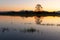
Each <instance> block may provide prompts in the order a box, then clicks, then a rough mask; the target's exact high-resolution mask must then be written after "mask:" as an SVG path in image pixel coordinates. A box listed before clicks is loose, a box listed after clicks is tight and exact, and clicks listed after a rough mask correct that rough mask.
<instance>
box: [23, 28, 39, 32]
mask: <svg viewBox="0 0 60 40" xmlns="http://www.w3.org/2000/svg"><path fill="white" fill-rule="evenodd" d="M38 31H39V30H37V29H35V28H28V29H23V32H38Z"/></svg>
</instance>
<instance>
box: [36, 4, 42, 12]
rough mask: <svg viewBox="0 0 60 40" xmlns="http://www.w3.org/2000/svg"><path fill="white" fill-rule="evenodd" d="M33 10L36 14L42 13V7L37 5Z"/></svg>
mask: <svg viewBox="0 0 60 40" xmlns="http://www.w3.org/2000/svg"><path fill="white" fill-rule="evenodd" d="M35 8H36V9H35V11H36V12H40V11H42V6H41V5H40V4H37V5H36V7H35Z"/></svg>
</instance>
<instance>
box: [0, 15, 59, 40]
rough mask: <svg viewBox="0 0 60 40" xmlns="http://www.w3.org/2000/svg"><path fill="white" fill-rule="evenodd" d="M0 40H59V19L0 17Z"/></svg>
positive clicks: (47, 17)
mask: <svg viewBox="0 0 60 40" xmlns="http://www.w3.org/2000/svg"><path fill="white" fill-rule="evenodd" d="M37 31H38V32H37ZM24 32H25V33H24ZM32 32H33V33H32ZM0 39H1V40H5V39H6V40H29V39H30V40H58V39H59V40H60V17H57V16H55V17H53V16H33V17H20V16H0Z"/></svg>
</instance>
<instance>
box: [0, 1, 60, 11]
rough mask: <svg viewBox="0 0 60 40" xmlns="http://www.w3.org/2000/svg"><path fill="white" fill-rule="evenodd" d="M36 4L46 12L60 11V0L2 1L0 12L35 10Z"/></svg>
mask: <svg viewBox="0 0 60 40" xmlns="http://www.w3.org/2000/svg"><path fill="white" fill-rule="evenodd" d="M36 4H41V5H42V7H43V10H45V11H60V0H0V11H19V10H35V6H36Z"/></svg>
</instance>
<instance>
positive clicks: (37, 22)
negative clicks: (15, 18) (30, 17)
mask: <svg viewBox="0 0 60 40" xmlns="http://www.w3.org/2000/svg"><path fill="white" fill-rule="evenodd" d="M34 18H35V22H36V24H41V22H42V19H43V17H41V16H34Z"/></svg>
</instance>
